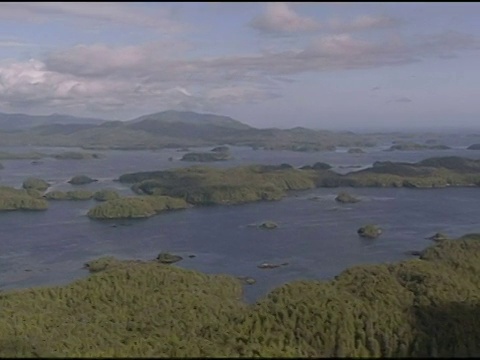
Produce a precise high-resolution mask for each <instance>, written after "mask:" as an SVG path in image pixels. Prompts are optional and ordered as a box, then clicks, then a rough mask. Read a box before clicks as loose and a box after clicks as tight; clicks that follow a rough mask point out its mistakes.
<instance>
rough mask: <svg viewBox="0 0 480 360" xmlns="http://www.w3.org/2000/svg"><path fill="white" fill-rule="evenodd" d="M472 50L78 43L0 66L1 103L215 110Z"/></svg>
mask: <svg viewBox="0 0 480 360" xmlns="http://www.w3.org/2000/svg"><path fill="white" fill-rule="evenodd" d="M478 45H479V41H478V39H477V38H475V37H473V36H470V35H465V34H460V33H452V32H447V33H443V34H434V35H430V36H426V35H425V36H415V37H413V38H403V37H395V38H388V39H386V40H383V41H366V40H361V39H359V38H356V37H353V36H352V35H347V34H337V35H328V36H318V37H317V38H315V39H313V40H312V41H311V42H310V44H308V45H307V46H305V47H304V48H303V49H297V50H290V51H280V52H279V51H277V52H273V51H272V52H260V53H258V54H253V55H236V56H223V57H212V58H198V57H197V58H195V57H191V56H187V55H186V54H185V53H184V52H185V51H187V50H188V46H187V45H185V44H181V43H180V44H178V47H177V48H174V47H170V46H168V43H165V42H155V43H146V44H141V45H135V46H123V47H111V46H105V45H102V44H94V45H88V46H87V45H78V46H74V47H72V48H69V49H64V50H62V51H56V52H51V53H50V54H49V55H48V56H47V57H46V58H45V59H43V60H40V59H32V60H30V61H26V62H16V63H5V62H3V63H0V106H2V108H5V107H9V108H16V109H25V108H35V107H36V108H38V109H40V108H41V109H50V108H52V109H53V108H54V107H56V106H61V107H63V108H69V109H78V110H79V111H80V110H82V109H83V110H86V109H88V110H89V111H92V112H108V111H112V110H116V111H117V112H118V113H119V112H120V109H122V108H130V109H145V108H147V107H148V108H151V107H152V106H155V107H156V108H158V109H161V108H163V109H168V108H184V109H190V110H208V111H215V109H216V108H219V107H222V106H226V105H229V104H240V103H244V104H250V103H255V102H260V101H266V100H268V99H274V98H277V97H279V96H281V94H282V90H283V87H284V86H286V84H288V81H292V80H293V81H295V76H297V75H299V74H302V73H310V74H315V73H320V72H325V71H333V70H335V71H345V70H354V69H375V68H379V67H384V66H401V65H404V64H410V63H412V62H420V61H424V60H425V59H428V58H432V57H440V56H446V55H450V56H455V55H456V54H457V53H458V52H460V51H466V50H475V49H478V48H479V46H478ZM445 61H449V60H445ZM374 89H375V88H374ZM372 90H373V89H372ZM396 101H397V102H409V101H411V99H409V98H399V99H397V100H396ZM56 111H58V110H56Z"/></svg>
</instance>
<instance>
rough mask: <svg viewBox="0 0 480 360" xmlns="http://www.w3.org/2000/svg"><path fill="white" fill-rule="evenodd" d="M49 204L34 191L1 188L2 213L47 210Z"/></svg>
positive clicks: (0, 203)
mask: <svg viewBox="0 0 480 360" xmlns="http://www.w3.org/2000/svg"><path fill="white" fill-rule="evenodd" d="M47 208H48V202H47V201H46V200H45V199H41V198H39V196H38V192H37V191H36V190H34V189H28V190H25V189H21V190H20V189H15V188H12V187H8V186H0V211H12V210H46V209H47Z"/></svg>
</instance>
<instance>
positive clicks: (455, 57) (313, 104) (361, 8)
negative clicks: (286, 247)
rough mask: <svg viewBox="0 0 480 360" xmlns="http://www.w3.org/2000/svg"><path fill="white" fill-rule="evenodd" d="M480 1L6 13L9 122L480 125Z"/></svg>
mask: <svg viewBox="0 0 480 360" xmlns="http://www.w3.org/2000/svg"><path fill="white" fill-rule="evenodd" d="M479 84H480V3H454V2H452V3H442V2H439V3H421V2H418V3H415V2H412V3H389V2H385V3H381V2H377V3H342V2H317V3H309V2H304V3H288V2H287V3H285V2H283V3H279V2H269V3H261V2H258V3H253V2H245V3H218V2H211V3H210V2H196V3H194V2H192V3H160V2H158V3H157V2H148V3H142V2H132V3H128V2H118V3H115V2H111V3H107V2H90V3H62V2H51V3H48V2H43V3H38V4H37V3H27V2H18V3H15V2H13V3H8V2H2V3H0V112H8V113H11V112H20V113H27V114H42V115H45V114H51V113H62V114H70V115H77V116H90V117H100V118H105V119H118V120H129V119H132V118H135V117H138V116H141V115H144V114H148V113H152V112H158V111H163V110H170V109H175V110H192V111H197V112H208V113H215V114H220V115H228V116H231V117H233V118H235V119H238V120H240V121H242V122H245V123H247V124H250V125H253V126H256V127H261V128H263V127H280V128H288V127H294V126H304V127H310V128H317V129H352V130H355V129H361V128H379V129H399V128H431V129H432V130H435V129H441V128H456V127H457V128H461V127H471V128H475V127H476V128H478V127H480V116H479V115H480V101H479V90H478V89H479Z"/></svg>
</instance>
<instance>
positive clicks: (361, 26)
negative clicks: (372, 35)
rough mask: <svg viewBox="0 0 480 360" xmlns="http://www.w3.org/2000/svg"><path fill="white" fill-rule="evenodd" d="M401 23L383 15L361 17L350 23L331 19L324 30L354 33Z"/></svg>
mask: <svg viewBox="0 0 480 360" xmlns="http://www.w3.org/2000/svg"><path fill="white" fill-rule="evenodd" d="M400 24H401V21H400V20H398V19H395V18H393V17H390V16H383V15H377V16H374V15H363V16H359V17H357V18H355V19H353V20H352V21H345V20H339V19H331V20H329V21H328V22H327V24H326V25H325V28H327V29H329V30H331V31H335V32H342V33H345V32H354V31H362V30H368V29H382V28H389V27H394V26H397V25H400Z"/></svg>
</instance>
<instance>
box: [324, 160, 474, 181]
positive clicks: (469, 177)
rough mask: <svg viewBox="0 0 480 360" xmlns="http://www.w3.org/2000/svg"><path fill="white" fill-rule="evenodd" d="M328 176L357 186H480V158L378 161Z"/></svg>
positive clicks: (332, 179) (333, 179)
mask: <svg viewBox="0 0 480 360" xmlns="http://www.w3.org/2000/svg"><path fill="white" fill-rule="evenodd" d="M327 180H328V181H329V184H328V185H330V186H354V187H415V188H432V187H446V186H479V185H480V160H473V159H468V158H461V157H458V156H446V157H434V158H429V159H425V160H422V161H420V162H418V163H403V162H398V163H394V162H390V161H378V162H376V163H374V164H373V166H372V167H371V168H368V169H365V170H360V171H357V172H351V173H349V174H346V175H343V176H339V177H337V178H334V177H331V178H330V179H327Z"/></svg>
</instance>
